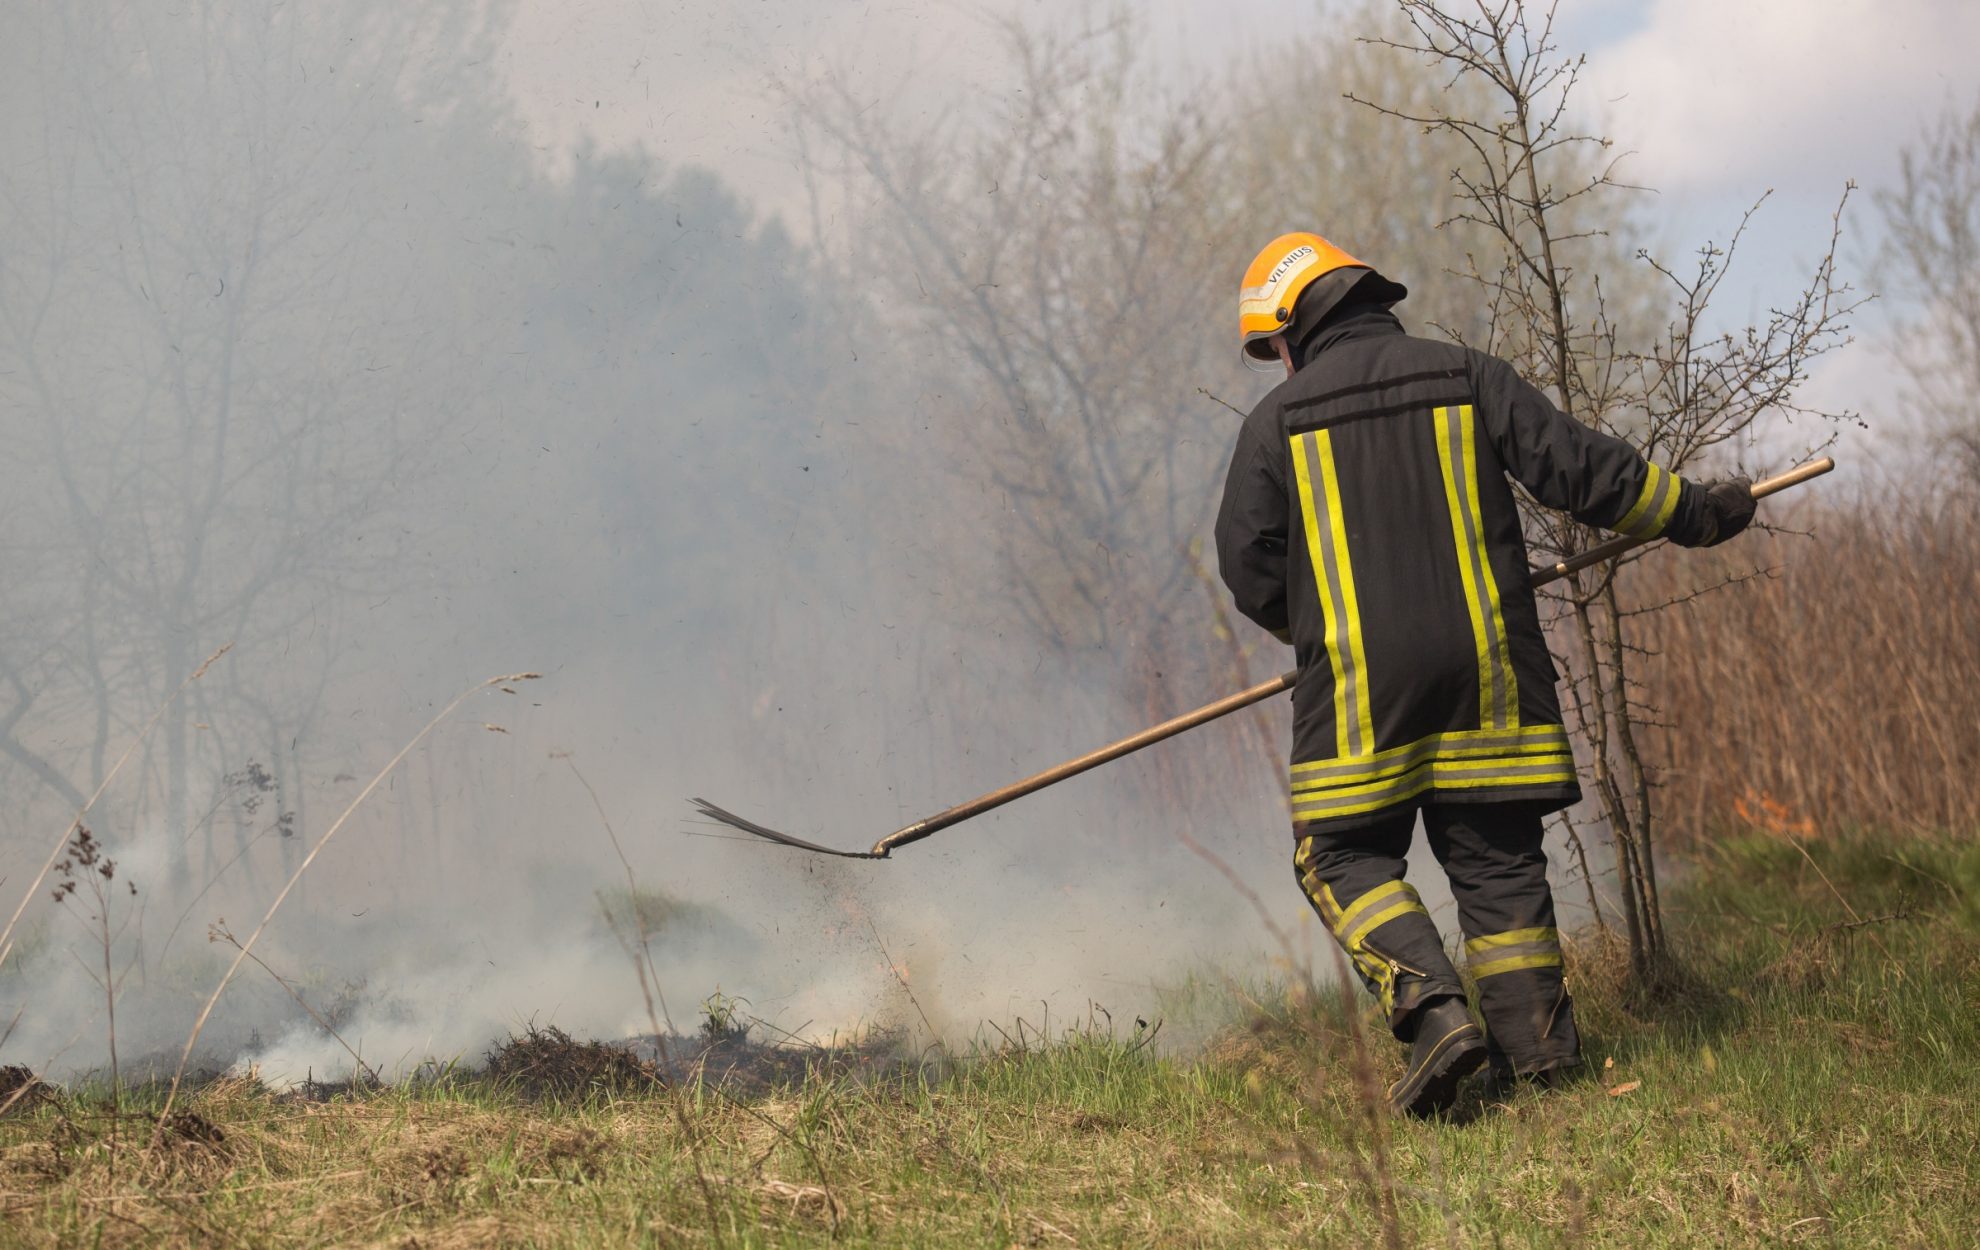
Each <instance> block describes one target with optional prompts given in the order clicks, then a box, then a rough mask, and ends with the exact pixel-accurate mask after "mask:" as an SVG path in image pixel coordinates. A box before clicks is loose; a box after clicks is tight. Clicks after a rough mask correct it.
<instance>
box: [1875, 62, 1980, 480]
mask: <svg viewBox="0 0 1980 1250" xmlns="http://www.w3.org/2000/svg"><path fill="white" fill-rule="evenodd" d="M1875 202H1876V205H1877V208H1878V211H1879V213H1880V215H1881V216H1882V218H1883V225H1884V239H1883V243H1882V246H1881V247H1880V248H1879V249H1878V253H1877V260H1878V265H1877V268H1878V271H1879V275H1880V277H1881V278H1882V280H1883V281H1884V282H1885V283H1887V284H1888V286H1889V290H1890V291H1891V293H1892V294H1894V295H1896V296H1898V297H1899V298H1900V299H1902V300H1903V301H1905V303H1906V304H1908V305H1909V313H1908V315H1904V316H1901V317H1900V318H1899V321H1898V324H1897V327H1896V329H1897V332H1898V335H1899V347H1898V352H1897V358H1898V360H1899V362H1900V363H1901V364H1902V365H1903V366H1904V369H1905V374H1906V376H1907V380H1908V382H1909V383H1910V386H1909V388H1908V389H1909V393H1908V395H1907V398H1908V399H1909V400H1910V401H1911V406H1912V408H1913V409H1914V410H1915V412H1916V413H1917V415H1918V416H1919V417H1921V418H1922V419H1923V420H1924V422H1925V424H1926V428H1927V429H1928V430H1929V431H1930V433H1931V436H1932V438H1931V450H1933V451H1938V450H1941V449H1944V450H1950V451H1951V452H1952V453H1953V456H1954V458H1955V459H1956V460H1957V462H1958V463H1960V464H1961V465H1962V466H1963V467H1964V468H1965V470H1966V471H1967V472H1968V473H1973V474H1980V415H1976V414H1975V412H1974V408H1973V396H1974V395H1975V394H1976V393H1980V101H1976V103H1975V104H1974V105H1973V106H1972V107H1971V108H1968V109H1958V108H1950V109H1948V110H1947V111H1946V112H1945V113H1944V114H1943V115H1941V116H1940V117H1939V118H1938V119H1937V120H1936V121H1935V122H1933V123H1932V125H1931V126H1930V127H1929V128H1928V129H1927V130H1926V131H1925V133H1924V134H1923V135H1922V136H1920V137H1919V138H1918V139H1917V140H1915V141H1914V142H1913V143H1911V144H1910V145H1908V146H1907V147H1906V148H1905V150H1904V153H1903V156H1902V158H1901V162H1900V165H1899V174H1898V182H1897V185H1896V186H1894V187H1891V188H1887V189H1884V190H1880V191H1878V192H1877V194H1876V196H1875Z"/></svg>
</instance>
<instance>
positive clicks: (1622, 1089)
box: [1609, 1081, 1643, 1098]
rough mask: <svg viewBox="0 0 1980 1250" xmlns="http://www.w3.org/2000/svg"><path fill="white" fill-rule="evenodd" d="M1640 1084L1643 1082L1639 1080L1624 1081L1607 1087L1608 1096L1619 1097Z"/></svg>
mask: <svg viewBox="0 0 1980 1250" xmlns="http://www.w3.org/2000/svg"><path fill="white" fill-rule="evenodd" d="M1642 1084H1643V1082H1641V1081H1624V1082H1623V1083H1622V1084H1620V1085H1614V1086H1611V1087H1610V1088H1609V1097H1611V1098H1621V1097H1622V1096H1623V1095H1624V1094H1627V1093H1628V1092H1629V1091H1631V1090H1633V1089H1636V1088H1637V1087H1638V1086H1640V1085H1642Z"/></svg>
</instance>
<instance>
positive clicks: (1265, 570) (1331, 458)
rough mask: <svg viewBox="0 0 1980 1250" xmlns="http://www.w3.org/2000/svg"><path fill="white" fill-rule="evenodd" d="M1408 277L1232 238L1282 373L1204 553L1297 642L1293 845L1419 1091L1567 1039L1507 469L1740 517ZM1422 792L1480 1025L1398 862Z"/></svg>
mask: <svg viewBox="0 0 1980 1250" xmlns="http://www.w3.org/2000/svg"><path fill="white" fill-rule="evenodd" d="M1407 294H1408V291H1407V289H1406V288H1404V287H1403V286H1401V285H1400V284H1398V283H1395V282H1392V281H1390V280H1389V279H1387V278H1385V277H1383V276H1382V275H1381V274H1380V273H1377V272H1376V271H1375V270H1374V269H1372V268H1371V267H1369V266H1368V265H1365V264H1363V263H1362V262H1360V261H1358V260H1356V259H1354V258H1353V257H1352V256H1349V255H1348V254H1347V253H1345V252H1343V251H1342V250H1341V249H1339V248H1337V247H1335V246H1334V245H1333V244H1331V243H1329V242H1328V241H1327V240H1325V239H1323V238H1321V237H1320V236H1318V235H1315V234H1306V233H1300V234H1288V235H1284V236H1282V237H1280V238H1277V239H1274V240H1273V241H1272V242H1271V243H1270V244H1268V245H1267V246H1266V248H1265V250H1264V251H1262V252H1260V253H1259V254H1258V257H1257V259H1256V260H1254V261H1252V263H1251V267H1250V269H1249V270H1247V271H1246V273H1245V277H1244V284H1243V289H1242V291H1241V292H1240V294H1239V303H1238V324H1239V333H1240V336H1241V344H1242V349H1243V351H1244V354H1245V356H1246V358H1247V361H1248V362H1249V363H1254V364H1263V365H1264V366H1265V367H1267V368H1272V367H1274V366H1275V365H1276V366H1282V367H1283V368H1284V369H1285V373H1286V378H1285V380H1284V381H1283V382H1281V383H1280V384H1279V385H1278V386H1277V387H1275V388H1274V389H1273V390H1272V391H1271V393H1269V394H1268V395H1266V396H1265V398H1264V399H1262V400H1260V401H1259V403H1258V406H1257V407H1256V408H1254V409H1253V410H1252V412H1251V414H1250V415H1249V416H1248V417H1247V418H1246V419H1245V422H1244V426H1243V428H1242V429H1241V430H1240V431H1239V433H1238V437H1237V446H1236V450H1235V452H1234V454H1233V455H1232V458H1231V466H1230V472H1229V476H1228V478H1227V480H1226V482H1225V486H1224V497H1223V504H1222V507H1221V509H1220V510H1219V512H1218V515H1217V558H1218V564H1219V569H1220V571H1221V572H1222V574H1223V578H1224V581H1225V584H1226V585H1228V586H1229V588H1230V591H1231V594H1232V596H1233V597H1234V598H1235V600H1236V602H1237V607H1238V609H1239V610H1240V611H1241V612H1243V613H1244V615H1245V616H1247V617H1249V618H1250V619H1251V620H1252V621H1254V622H1256V623H1257V624H1258V625H1260V626H1262V627H1263V628H1265V629H1267V630H1269V631H1271V632H1272V633H1273V634H1275V635H1277V636H1278V637H1279V638H1280V640H1281V641H1284V642H1286V643H1289V644H1290V645H1291V646H1292V647H1293V648H1294V650H1295V654H1296V657H1297V660H1298V665H1299V682H1298V685H1296V686H1295V687H1294V689H1293V751H1292V773H1291V777H1292V813H1293V836H1294V840H1295V846H1296V849H1295V852H1294V857H1293V863H1294V868H1295V871H1296V873H1297V875H1298V879H1299V884H1300V887H1301V889H1302V890H1303V891H1304V892H1305V894H1306V896H1307V898H1308V899H1309V900H1310V901H1311V903H1312V905H1313V907H1314V909H1315V910H1316V911H1318V912H1319V914H1320V917H1321V919H1322V920H1323V921H1324V922H1325V923H1326V924H1327V927H1328V928H1329V930H1330V931H1331V932H1332V933H1333V935H1334V937H1335V938H1336V939H1337V940H1338V941H1339V942H1340V944H1341V946H1342V947H1343V948H1344V950H1345V951H1346V954H1347V957H1348V958H1349V960H1350V961H1351V962H1352V963H1353V965H1354V967H1355V969H1356V970H1357V971H1358V973H1359V974H1360V976H1361V977H1362V978H1363V980H1364V982H1365V983H1366V984H1367V986H1368V987H1369V990H1370V992H1371V993H1373V994H1374V995H1375V996H1376V998H1377V1000H1378V1001H1379V1002H1380V1004H1381V1007H1382V1009H1383V1011H1384V1012H1385V1013H1386V1014H1387V1017H1388V1022H1389V1026H1390V1028H1391V1030H1392V1031H1393V1032H1394V1034H1395V1036H1396V1038H1397V1039H1398V1040H1399V1041H1401V1042H1403V1043H1405V1044H1406V1045H1407V1046H1408V1047H1409V1048H1410V1049H1409V1058H1408V1063H1407V1068H1406V1070H1405V1072H1404V1075H1403V1076H1402V1078H1401V1079H1400V1080H1398V1081H1397V1082H1396V1083H1395V1085H1393V1086H1392V1087H1391V1088H1390V1090H1389V1100H1390V1102H1391V1104H1392V1106H1393V1107H1394V1109H1395V1110H1396V1111H1398V1112H1401V1113H1406V1114H1413V1115H1430V1114H1435V1113H1437V1112H1440V1111H1442V1110H1444V1109H1446V1108H1448V1107H1449V1105H1450V1104H1451V1101H1452V1100H1453V1099H1454V1097H1455V1096H1456V1092H1457V1087H1458V1083H1459V1082H1460V1081H1461V1080H1462V1079H1463V1078H1464V1077H1465V1076H1466V1075H1467V1074H1469V1073H1471V1072H1474V1071H1476V1070H1477V1069H1478V1068H1479V1067H1480V1066H1482V1065H1483V1064H1484V1063H1485V1062H1487V1060H1488V1059H1489V1060H1490V1062H1491V1063H1492V1065H1493V1069H1494V1073H1495V1075H1496V1076H1498V1077H1499V1078H1500V1079H1502V1080H1512V1079H1515V1078H1527V1079H1530V1080H1533V1081H1535V1082H1537V1083H1541V1084H1553V1083H1555V1082H1557V1081H1558V1080H1559V1079H1561V1078H1562V1077H1563V1076H1564V1075H1565V1074H1566V1073H1567V1072H1569V1071H1570V1070H1571V1069H1573V1068H1575V1067H1577V1066H1579V1065H1580V1062H1581V1054H1580V1041H1579V1038H1578V1036H1577V1034H1576V1032H1575V1024H1574V1007H1573V1004H1572V1002H1571V1001H1570V999H1569V997H1568V993H1567V989H1566V987H1565V984H1564V983H1563V981H1562V974H1561V945H1560V935H1559V932H1558V931H1557V929H1556V927H1555V919H1554V900H1553V895H1552V893H1551V891H1550V890H1549V888H1548V885H1547V857H1546V855H1545V853H1544V852H1543V850H1542V849H1541V826H1542V818H1543V817H1544V816H1545V815H1546V814H1548V813H1549V812H1553V811H1557V810H1559V809H1561V808H1564V807H1566V806H1568V805H1569V804H1571V803H1573V802H1575V801H1576V800H1577V799H1579V798H1580V795H1581V791H1580V789H1579V787H1578V786H1577V784H1576V781H1575V770H1574V755H1573V752H1572V750H1571V748H1570V746H1569V743H1568V736H1567V732H1566V730H1565V729H1564V728H1563V727H1562V723H1561V713H1560V705H1559V701H1558V699H1557V697H1556V695H1555V690H1554V684H1555V681H1556V675H1555V672H1554V666H1553V662H1552V659H1551V657H1550V656H1549V655H1548V651H1547V644H1546V640H1545V638H1544V637H1543V636H1542V633H1541V629H1540V620H1539V614H1538V611H1537V609H1536V606H1535V602H1534V595H1533V588H1532V586H1531V585H1530V583H1529V580H1528V575H1527V555H1526V544H1525V541H1524V540H1523V538H1522V536H1521V533H1520V522H1519V513H1518V511H1517V509H1516V507H1515V505H1514V501H1513V493H1512V488H1511V485H1510V483H1509V482H1508V478H1511V479H1513V480H1516V481H1518V482H1519V484H1520V485H1521V486H1523V487H1525V488H1526V490H1527V491H1528V492H1529V493H1531V494H1532V496H1533V497H1534V498H1535V499H1537V500H1539V501H1540V502H1541V503H1542V504H1544V505H1546V506H1547V507H1550V508H1558V509H1561V510H1563V511H1565V512H1568V513H1570V514H1571V515H1573V516H1574V518H1575V519H1576V520H1578V521H1581V522H1583V523H1585V524H1588V525H1593V526H1599V527H1601V528H1604V529H1609V530H1614V531H1616V532H1618V533H1621V534H1629V535H1633V536H1636V537H1640V538H1649V537H1659V536H1661V537H1664V538H1668V539H1670V540H1671V541H1673V542H1676V543H1678V544H1680V545H1683V546H1687V547H1698V546H1709V545H1711V544H1713V543H1717V542H1723V541H1724V540H1726V539H1728V538H1731V537H1732V536H1733V535H1735V534H1737V533H1739V532H1740V531H1741V530H1742V529H1744V528H1745V527H1746V525H1747V523H1748V521H1750V520H1751V519H1752V516H1753V500H1752V497H1751V495H1750V494H1749V493H1748V489H1747V486H1748V484H1747V483H1746V482H1745V481H1744V479H1734V480H1731V481H1726V482H1720V483H1717V484H1714V485H1710V486H1702V485H1698V484H1694V483H1692V482H1688V481H1685V480H1683V479H1680V478H1679V477H1677V476H1676V475H1675V474H1672V473H1670V472H1669V471H1667V470H1665V469H1663V468H1661V467H1659V466H1658V465H1656V464H1653V463H1651V462H1649V461H1646V460H1645V459H1644V458H1643V457H1642V456H1641V455H1639V454H1637V452H1636V451H1635V450H1634V449H1633V448H1631V447H1630V446H1629V445H1628V444H1627V443H1625V442H1623V441H1621V440H1620V439H1617V438H1612V437H1610V436H1609V435H1607V434H1602V433H1598V432H1596V431H1595V430H1591V429H1589V428H1588V427H1587V426H1584V425H1582V424H1580V423H1579V422H1577V421H1575V420H1573V419H1572V418H1570V417H1568V416H1565V415H1563V414H1562V413H1561V412H1560V411H1559V410H1558V409H1556V408H1555V407H1554V405H1553V404H1552V403H1551V402H1550V401H1549V400H1548V399H1547V397H1546V396H1545V395H1544V394H1542V393H1541V392H1540V391H1539V390H1538V389H1536V388H1535V387H1533V386H1531V385H1529V384H1528V383H1527V382H1525V381H1524V380H1522V379H1521V378H1520V377H1519V375H1518V374H1517V373H1515V372H1514V371H1513V369H1512V367H1511V366H1510V365H1508V364H1506V363H1505V362H1504V361H1502V360H1498V359H1496V358H1494V357H1492V356H1488V355H1486V354H1485V353H1483V352H1479V351H1475V350H1472V349H1470V348H1466V347H1461V346H1458V345H1456V344H1453V343H1448V342H1439V341H1435V340H1430V339H1422V338H1416V337H1413V336H1411V335H1409V334H1406V333H1404V331H1403V328H1402V325H1401V323H1400V322H1399V321H1398V320H1397V318H1396V316H1395V314H1394V312H1393V311H1391V310H1392V309H1393V307H1394V306H1395V305H1396V304H1397V303H1399V302H1400V301H1401V300H1402V299H1403V298H1404V297H1405V296H1406V295H1407ZM1419 817H1420V818H1421V820H1422V822H1423V826H1424V831H1425V833H1426V835H1427V837H1428V840H1429V843H1430V849H1431V851H1432V852H1433V853H1434V854H1435V855H1436V857H1437V860H1438V862H1439V863H1440V864H1441V865H1442V866H1443V869H1444V871H1445V873H1446V875H1447V876H1448V877H1449V878H1450V887H1451V894H1452V897H1453V898H1454V899H1455V901H1456V903H1457V913H1458V923H1459V925H1460V927H1461V928H1462V929H1463V932H1464V939H1465V940H1464V951H1465V958H1466V960H1467V962H1468V963H1469V965H1470V968H1471V973H1472V977H1473V979H1474V980H1475V981H1476V983H1477V987H1478V1006H1479V1011H1480V1013H1481V1014H1482V1015H1483V1016H1484V1020H1485V1030H1481V1029H1480V1028H1479V1027H1478V1025H1477V1024H1476V1023H1474V1022H1473V1019H1472V1017H1471V1014H1470V1012H1469V1011H1468V1009H1467V1008H1466V1005H1465V999H1464V990H1463V986H1462V983H1461V982H1460V981H1459V980H1458V974H1457V970H1456V969H1455V968H1454V967H1453V966H1452V964H1451V960H1450V958H1449V957H1448V956H1447V955H1446V953H1445V950H1444V943H1443V939H1442V937H1441V936H1440V935H1439V934H1438V932H1437V927H1436V925H1435V924H1434V923H1433V922H1432V921H1431V919H1430V916H1429V913H1428V912H1427V911H1425V910H1424V907H1423V902H1422V900H1421V899H1420V898H1419V897H1418V895H1417V892H1416V890H1415V889H1414V888H1413V887H1412V886H1411V885H1410V884H1409V882H1408V881H1406V880H1405V879H1404V874H1403V870H1404V857H1405V856H1406V854H1407V853H1408V850H1409V845H1410V839H1411V836H1412V834H1413V832H1414V828H1415V824H1416V821H1417V820H1418V819H1419Z"/></svg>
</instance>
